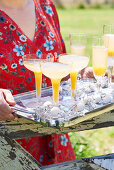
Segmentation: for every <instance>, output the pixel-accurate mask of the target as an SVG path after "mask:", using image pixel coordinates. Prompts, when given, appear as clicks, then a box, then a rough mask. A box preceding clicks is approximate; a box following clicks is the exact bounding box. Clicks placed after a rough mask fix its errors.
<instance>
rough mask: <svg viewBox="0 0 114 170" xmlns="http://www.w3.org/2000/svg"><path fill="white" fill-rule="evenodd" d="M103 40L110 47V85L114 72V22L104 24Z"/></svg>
mask: <svg viewBox="0 0 114 170" xmlns="http://www.w3.org/2000/svg"><path fill="white" fill-rule="evenodd" d="M103 40H104V44H105V46H106V47H107V48H108V62H107V68H108V83H109V87H110V86H111V83H112V74H113V71H114V24H110V25H104V26H103Z"/></svg>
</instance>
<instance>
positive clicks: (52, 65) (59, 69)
mask: <svg viewBox="0 0 114 170" xmlns="http://www.w3.org/2000/svg"><path fill="white" fill-rule="evenodd" d="M41 69H42V73H43V74H44V75H45V76H47V77H49V78H50V79H62V78H63V77H66V76H67V75H68V74H69V73H70V66H68V65H65V64H62V63H57V62H46V63H43V64H42V66H41Z"/></svg>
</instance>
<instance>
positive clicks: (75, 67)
mask: <svg viewBox="0 0 114 170" xmlns="http://www.w3.org/2000/svg"><path fill="white" fill-rule="evenodd" d="M59 61H60V62H61V63H64V64H68V65H70V66H71V71H70V72H79V71H80V70H82V69H83V68H85V67H86V66H87V65H88V62H89V58H88V57H86V56H78V55H75V54H69V55H62V56H60V58H59Z"/></svg>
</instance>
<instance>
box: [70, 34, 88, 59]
mask: <svg viewBox="0 0 114 170" xmlns="http://www.w3.org/2000/svg"><path fill="white" fill-rule="evenodd" d="M69 38H70V49H71V54H76V55H80V56H85V54H86V43H87V34H85V33H70V35H69Z"/></svg>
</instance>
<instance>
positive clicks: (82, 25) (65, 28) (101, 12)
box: [57, 8, 114, 65]
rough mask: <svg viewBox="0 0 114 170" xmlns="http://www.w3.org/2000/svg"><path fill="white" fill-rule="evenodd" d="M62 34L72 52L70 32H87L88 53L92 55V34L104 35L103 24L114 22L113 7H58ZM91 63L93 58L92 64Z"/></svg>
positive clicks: (68, 49)
mask: <svg viewBox="0 0 114 170" xmlns="http://www.w3.org/2000/svg"><path fill="white" fill-rule="evenodd" d="M57 12H58V15H59V20H60V26H61V34H62V36H63V39H64V41H65V44H66V49H67V52H70V43H69V33H71V32H85V33H87V34H88V44H87V46H88V47H87V54H89V55H90V57H91V45H92V36H94V35H102V31H103V25H104V24H109V23H112V22H113V23H114V10H113V9H84V10H82V9H74V8H73V9H57ZM89 65H91V60H90V64H89Z"/></svg>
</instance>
